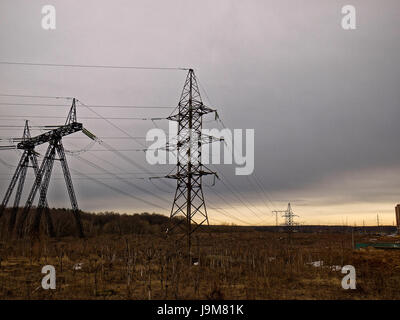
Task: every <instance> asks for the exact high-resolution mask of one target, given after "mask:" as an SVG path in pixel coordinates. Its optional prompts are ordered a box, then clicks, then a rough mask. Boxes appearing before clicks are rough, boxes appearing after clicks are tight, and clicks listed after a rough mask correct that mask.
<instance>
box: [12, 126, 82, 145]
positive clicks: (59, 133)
mask: <svg viewBox="0 0 400 320" xmlns="http://www.w3.org/2000/svg"><path fill="white" fill-rule="evenodd" d="M82 129H83V125H82V123H79V122H72V123H70V124H67V125H64V126H60V127H58V128H57V129H53V130H50V131H48V132H46V133H43V134H41V135H38V136H36V137H32V138H29V139H26V140H24V141H21V142H20V143H18V144H17V149H22V150H25V149H29V148H34V147H36V146H38V145H41V144H44V143H46V142H49V141H50V140H53V139H54V138H55V137H57V138H62V137H65V136H67V135H70V134H72V133H75V132H78V131H82Z"/></svg>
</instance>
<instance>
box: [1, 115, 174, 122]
mask: <svg viewBox="0 0 400 320" xmlns="http://www.w3.org/2000/svg"><path fill="white" fill-rule="evenodd" d="M0 118H17V119H12V120H19V118H24V119H30V118H36V119H65V117H60V116H35V115H23V116H21V115H0ZM79 119H85V120H95V119H96V120H103V118H100V117H79ZM107 119H110V120H143V121H154V120H166V118H140V117H107ZM3 120H8V119H3Z"/></svg>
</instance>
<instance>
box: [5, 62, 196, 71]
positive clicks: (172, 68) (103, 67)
mask: <svg viewBox="0 0 400 320" xmlns="http://www.w3.org/2000/svg"><path fill="white" fill-rule="evenodd" d="M0 64H3V65H22V66H41V67H69V68H100V69H136V70H181V71H184V70H189V69H188V68H180V67H147V66H116V65H89V64H58V63H34V62H16V61H0Z"/></svg>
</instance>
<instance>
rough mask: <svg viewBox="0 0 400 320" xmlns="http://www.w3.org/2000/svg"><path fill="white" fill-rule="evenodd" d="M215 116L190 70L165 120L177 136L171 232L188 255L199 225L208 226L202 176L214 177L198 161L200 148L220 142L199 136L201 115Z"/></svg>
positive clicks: (200, 134)
mask: <svg viewBox="0 0 400 320" xmlns="http://www.w3.org/2000/svg"><path fill="white" fill-rule="evenodd" d="M213 112H214V113H216V110H213V109H211V108H209V107H207V106H205V105H204V104H203V102H202V100H201V96H200V90H199V87H198V84H197V79H196V76H195V74H194V71H193V70H192V69H189V72H188V74H187V77H186V81H185V85H184V87H183V91H182V94H181V97H180V101H179V104H178V112H177V113H176V114H174V115H171V116H169V117H168V119H169V120H173V121H177V122H178V135H177V137H176V138H177V144H176V151H177V171H176V173H175V174H170V175H168V176H167V178H172V179H176V180H177V185H176V192H175V197H174V202H173V205H172V209H171V216H170V228H168V230H167V233H171V232H172V230H173V229H175V228H176V227H180V228H181V229H182V230H183V231H184V233H185V235H186V237H187V244H188V249H189V253H190V249H191V235H192V233H193V232H194V231H196V229H197V228H199V227H200V226H201V225H203V224H207V225H208V224H209V222H208V216H207V208H206V204H205V200H204V194H203V189H202V177H203V176H205V175H214V177H215V176H216V177H217V174H216V173H215V172H213V171H211V170H209V169H208V168H206V167H205V166H204V165H203V164H202V162H201V155H202V153H201V152H202V145H203V144H204V143H211V142H214V141H220V139H215V138H213V137H210V136H204V135H202V133H201V130H202V126H203V115H205V114H209V113H213Z"/></svg>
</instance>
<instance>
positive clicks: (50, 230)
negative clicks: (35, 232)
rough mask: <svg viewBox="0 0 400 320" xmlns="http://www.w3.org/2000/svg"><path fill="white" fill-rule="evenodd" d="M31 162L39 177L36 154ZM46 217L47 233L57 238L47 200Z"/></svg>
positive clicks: (32, 155) (32, 156)
mask: <svg viewBox="0 0 400 320" xmlns="http://www.w3.org/2000/svg"><path fill="white" fill-rule="evenodd" d="M30 159H31V162H32V166H33V170H34V171H35V175H36V176H37V174H38V172H39V165H38V161H37V156H36V154H34V153H32V154H31V157H30ZM45 201H46V202H45V211H44V213H45V217H46V223H47V233H48V235H49V236H50V237H52V238H53V237H55V232H54V226H53V220H52V219H51V215H50V210H49V205H48V202H47V199H46V200H45Z"/></svg>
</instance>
